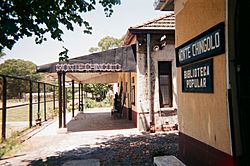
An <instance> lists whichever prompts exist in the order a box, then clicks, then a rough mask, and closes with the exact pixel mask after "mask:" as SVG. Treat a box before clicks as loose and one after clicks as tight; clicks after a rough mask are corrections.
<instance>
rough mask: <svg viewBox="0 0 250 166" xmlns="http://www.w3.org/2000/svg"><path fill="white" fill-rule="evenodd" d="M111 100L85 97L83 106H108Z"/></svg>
mask: <svg viewBox="0 0 250 166" xmlns="http://www.w3.org/2000/svg"><path fill="white" fill-rule="evenodd" d="M110 106H111V102H110V100H109V99H107V98H105V99H103V100H102V101H100V102H97V101H96V100H93V99H89V98H86V99H85V108H97V107H110Z"/></svg>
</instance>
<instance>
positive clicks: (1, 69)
mask: <svg viewBox="0 0 250 166" xmlns="http://www.w3.org/2000/svg"><path fill="white" fill-rule="evenodd" d="M0 74H3V75H9V76H14V77H21V78H26V79H32V80H34V81H39V80H41V79H42V77H41V75H40V74H37V73H36V65H35V64H34V63H33V62H31V61H25V60H20V59H9V60H6V61H5V62H4V63H2V64H0ZM7 81H8V87H9V88H8V97H18V98H21V93H22V92H23V93H27V92H29V83H28V82H27V81H24V80H21V79H15V78H8V80H7ZM34 90H35V89H34Z"/></svg>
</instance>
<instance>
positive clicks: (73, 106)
mask: <svg viewBox="0 0 250 166" xmlns="http://www.w3.org/2000/svg"><path fill="white" fill-rule="evenodd" d="M74 84H75V81H74V80H72V118H73V117H74V116H75V85H74Z"/></svg>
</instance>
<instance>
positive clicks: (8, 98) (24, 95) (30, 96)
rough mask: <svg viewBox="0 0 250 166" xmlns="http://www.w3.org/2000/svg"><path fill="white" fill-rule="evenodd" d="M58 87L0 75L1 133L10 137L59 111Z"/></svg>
mask: <svg viewBox="0 0 250 166" xmlns="http://www.w3.org/2000/svg"><path fill="white" fill-rule="evenodd" d="M57 91H58V90H57V86H55V85H52V84H48V83H43V82H37V81H32V80H29V79H23V78H18V77H12V76H6V75H0V102H1V104H0V125H1V129H0V134H1V138H2V139H7V138H9V137H11V136H13V135H14V134H15V133H17V132H21V131H24V130H25V129H27V128H31V127H32V126H35V125H40V124H41V123H42V122H44V121H47V120H48V119H51V118H53V117H55V116H56V114H57V111H56V110H57V106H58V104H57V97H56V96H57Z"/></svg>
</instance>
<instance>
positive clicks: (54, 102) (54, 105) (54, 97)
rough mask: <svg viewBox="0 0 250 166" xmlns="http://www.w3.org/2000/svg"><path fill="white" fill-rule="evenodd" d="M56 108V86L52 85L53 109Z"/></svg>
mask: <svg viewBox="0 0 250 166" xmlns="http://www.w3.org/2000/svg"><path fill="white" fill-rule="evenodd" d="M55 109H56V86H55V85H54V86H53V110H55Z"/></svg>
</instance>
